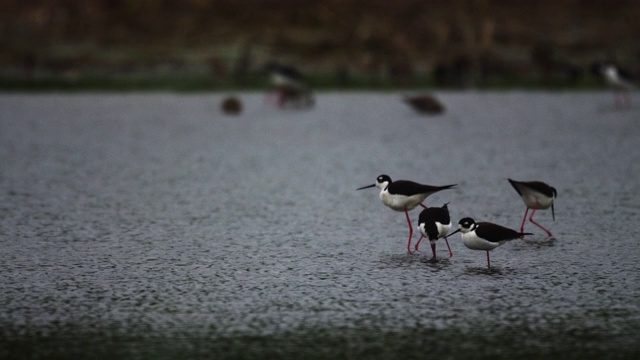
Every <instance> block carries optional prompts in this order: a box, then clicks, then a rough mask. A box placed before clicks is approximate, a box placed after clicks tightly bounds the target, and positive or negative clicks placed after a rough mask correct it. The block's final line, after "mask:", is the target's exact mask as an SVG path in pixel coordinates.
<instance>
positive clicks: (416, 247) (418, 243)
mask: <svg viewBox="0 0 640 360" xmlns="http://www.w3.org/2000/svg"><path fill="white" fill-rule="evenodd" d="M423 237H424V236H423V235H420V239H418V242H417V243H416V246H414V247H413V248H414V249H415V250H416V251H418V246H419V245H420V241H422V238H423Z"/></svg>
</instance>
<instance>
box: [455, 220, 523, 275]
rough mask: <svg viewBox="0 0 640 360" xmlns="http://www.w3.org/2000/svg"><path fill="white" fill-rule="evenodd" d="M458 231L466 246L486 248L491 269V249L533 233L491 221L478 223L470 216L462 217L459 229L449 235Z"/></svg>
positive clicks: (479, 248) (488, 264) (474, 248)
mask: <svg viewBox="0 0 640 360" xmlns="http://www.w3.org/2000/svg"><path fill="white" fill-rule="evenodd" d="M457 232H462V234H461V235H460V237H461V238H462V242H463V243H464V246H466V247H468V248H469V249H472V250H484V251H486V252H487V267H488V268H489V269H491V260H490V259H489V251H491V250H493V249H495V248H497V247H498V246H500V245H502V244H504V243H505V242H507V241H509V240H514V239H518V238H521V237H522V236H524V235H532V234H531V233H523V232H521V231H520V232H518V231H515V230H512V229H509V228H506V227H504V226H501V225H497V224H494V223H490V222H478V223H476V222H475V221H474V220H473V219H472V218H470V217H466V218H463V219H461V220H460V221H459V222H458V230H456V231H454V232H452V233H451V234H449V235H447V236H451V235H453V234H455V233H457Z"/></svg>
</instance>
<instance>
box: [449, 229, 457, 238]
mask: <svg viewBox="0 0 640 360" xmlns="http://www.w3.org/2000/svg"><path fill="white" fill-rule="evenodd" d="M457 232H460V229H458V230H456V231H454V232H452V233H451V234H449V235H447V236H446V237H449V236H451V235H453V234H455V233H457Z"/></svg>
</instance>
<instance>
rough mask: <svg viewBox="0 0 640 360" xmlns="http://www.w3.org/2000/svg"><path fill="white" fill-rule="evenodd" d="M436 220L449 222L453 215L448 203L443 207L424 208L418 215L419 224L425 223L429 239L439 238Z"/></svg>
mask: <svg viewBox="0 0 640 360" xmlns="http://www.w3.org/2000/svg"><path fill="white" fill-rule="evenodd" d="M436 222H439V223H441V224H449V223H450V222H451V217H450V216H449V208H448V207H447V204H444V205H443V206H442V207H430V208H426V209H424V210H422V212H421V213H420V216H419V217H418V224H424V229H425V230H426V232H427V235H428V237H429V240H436V239H438V227H437V226H436Z"/></svg>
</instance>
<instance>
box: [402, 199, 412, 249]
mask: <svg viewBox="0 0 640 360" xmlns="http://www.w3.org/2000/svg"><path fill="white" fill-rule="evenodd" d="M404 214H405V215H406V216H407V224H409V241H408V242H407V251H408V252H409V254H411V237H412V236H413V226H411V219H410V218H409V212H408V211H407V209H404Z"/></svg>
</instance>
